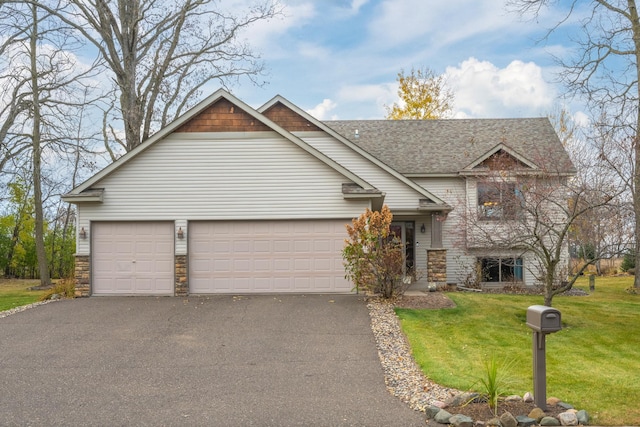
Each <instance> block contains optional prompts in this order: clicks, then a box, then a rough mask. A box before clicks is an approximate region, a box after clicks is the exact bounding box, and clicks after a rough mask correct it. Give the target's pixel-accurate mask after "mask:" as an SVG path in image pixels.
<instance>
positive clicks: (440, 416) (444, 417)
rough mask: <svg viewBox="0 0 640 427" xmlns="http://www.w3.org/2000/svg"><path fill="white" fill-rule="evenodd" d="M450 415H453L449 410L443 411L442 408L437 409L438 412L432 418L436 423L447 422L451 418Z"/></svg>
mask: <svg viewBox="0 0 640 427" xmlns="http://www.w3.org/2000/svg"><path fill="white" fill-rule="evenodd" d="M452 416H453V415H451V414H450V413H449V412H447V411H445V410H444V409H441V410H440V411H438V413H437V414H436V416H435V417H434V418H433V419H434V421H435V422H437V423H438V424H449V420H450V419H451V417H452Z"/></svg>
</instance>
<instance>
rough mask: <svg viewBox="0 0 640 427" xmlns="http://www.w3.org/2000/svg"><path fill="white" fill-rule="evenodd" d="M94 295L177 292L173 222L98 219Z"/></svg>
mask: <svg viewBox="0 0 640 427" xmlns="http://www.w3.org/2000/svg"><path fill="white" fill-rule="evenodd" d="M91 231H92V234H93V251H92V260H91V261H92V267H93V268H92V273H93V278H92V284H93V287H92V294H93V295H173V293H174V239H173V223H172V222H96V223H94V224H93V225H92V228H91Z"/></svg>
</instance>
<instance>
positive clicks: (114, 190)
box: [77, 132, 370, 254]
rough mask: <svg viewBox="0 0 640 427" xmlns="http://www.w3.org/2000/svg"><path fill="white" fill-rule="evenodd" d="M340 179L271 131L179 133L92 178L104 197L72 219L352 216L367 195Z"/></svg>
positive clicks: (83, 243) (81, 248)
mask: <svg viewBox="0 0 640 427" xmlns="http://www.w3.org/2000/svg"><path fill="white" fill-rule="evenodd" d="M345 182H349V180H348V179H346V178H345V177H344V176H343V175H342V174H340V173H338V172H336V171H335V170H334V169H332V168H330V167H329V166H327V165H326V164H325V163H323V162H321V161H320V160H318V159H317V158H315V157H314V156H312V155H311V154H309V153H307V152H306V151H304V150H302V149H301V148H299V147H298V146H296V145H294V144H292V143H291V142H290V141H288V140H286V139H285V138H283V137H281V136H279V135H277V134H275V133H273V134H271V133H269V134H268V135H265V133H264V132H261V133H260V134H259V139H257V138H252V135H251V134H240V135H236V136H235V137H234V136H232V135H229V134H226V135H225V137H224V138H222V139H214V138H213V137H212V136H211V135H209V136H207V137H204V134H183V133H178V134H173V135H170V136H169V137H167V138H166V139H165V140H162V141H158V142H157V143H156V144H155V145H154V146H153V147H151V148H149V149H148V150H147V151H146V152H145V153H144V155H142V156H137V157H136V158H135V159H132V160H131V161H129V162H128V163H126V164H124V165H122V166H121V167H120V168H119V169H118V171H117V173H115V174H112V175H109V176H106V177H105V178H103V179H102V180H101V181H99V182H98V183H97V184H95V185H94V188H104V199H103V202H102V203H83V204H79V209H78V211H79V212H78V227H85V230H87V231H88V233H89V234H90V222H91V221H109V220H112V221H153V220H179V221H178V222H176V225H175V226H176V229H177V228H178V227H179V226H180V225H181V224H185V222H180V221H189V220H227V219H234V220H243V219H246V220H252V219H323V218H354V217H357V216H358V215H360V214H361V213H362V212H363V211H364V210H365V208H367V207H369V206H370V203H369V201H368V200H345V199H344V197H343V194H342V184H343V183H345ZM183 229H184V228H183ZM89 241H90V236H89V237H88V238H87V239H85V240H81V239H78V246H77V248H78V254H88V253H89ZM185 241H186V239H185ZM176 249H177V252H176V253H181V252H184V250H185V249H186V248H176Z"/></svg>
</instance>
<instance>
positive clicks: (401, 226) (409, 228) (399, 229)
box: [389, 221, 416, 275]
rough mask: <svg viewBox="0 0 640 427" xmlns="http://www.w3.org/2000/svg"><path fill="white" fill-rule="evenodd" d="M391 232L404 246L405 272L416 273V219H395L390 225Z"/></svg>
mask: <svg viewBox="0 0 640 427" xmlns="http://www.w3.org/2000/svg"><path fill="white" fill-rule="evenodd" d="M389 230H390V231H391V234H392V235H394V236H396V237H397V238H399V239H400V241H401V242H402V245H403V246H404V256H405V270H404V273H405V274H407V273H408V274H409V275H412V274H414V269H415V265H416V256H415V235H416V234H415V222H414V221H394V222H392V223H391V225H390V226H389Z"/></svg>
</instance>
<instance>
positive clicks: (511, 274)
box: [478, 257, 523, 283]
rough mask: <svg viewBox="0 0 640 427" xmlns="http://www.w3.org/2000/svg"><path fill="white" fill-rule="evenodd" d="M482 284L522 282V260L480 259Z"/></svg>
mask: <svg viewBox="0 0 640 427" xmlns="http://www.w3.org/2000/svg"><path fill="white" fill-rule="evenodd" d="M478 265H479V267H480V281H481V282H497V283H502V282H508V283H513V282H522V281H523V265H522V258H488V257H485V258H478Z"/></svg>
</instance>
